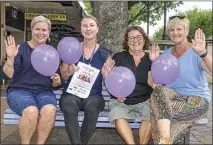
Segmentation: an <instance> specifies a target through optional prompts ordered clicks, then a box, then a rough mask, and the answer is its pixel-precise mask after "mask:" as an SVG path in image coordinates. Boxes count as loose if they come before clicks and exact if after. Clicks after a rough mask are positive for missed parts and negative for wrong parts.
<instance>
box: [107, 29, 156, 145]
mask: <svg viewBox="0 0 213 145" xmlns="http://www.w3.org/2000/svg"><path fill="white" fill-rule="evenodd" d="M147 48H149V38H148V36H147V35H146V34H145V32H144V30H143V29H142V28H141V27H139V26H133V27H130V28H129V29H127V31H126V34H125V36H124V43H123V49H124V50H126V51H123V52H119V53H116V54H115V55H114V56H113V60H115V65H116V66H124V67H127V68H129V69H130V70H131V71H132V72H133V73H134V75H135V78H136V86H135V89H134V91H133V92H132V93H131V94H130V95H129V96H127V98H117V99H115V97H116V96H115V97H112V98H111V99H110V102H109V110H110V112H109V115H108V117H109V120H110V122H111V123H115V126H116V129H117V131H118V133H119V134H120V135H121V137H122V138H123V139H124V140H125V142H126V143H127V144H135V141H134V137H133V134H132V130H131V127H130V126H129V124H128V121H129V120H135V119H136V118H137V119H139V120H141V126H140V128H139V137H140V144H147V143H148V141H149V138H150V136H151V122H150V111H149V98H150V95H151V93H152V87H151V86H149V84H148V82H147V80H148V72H149V71H150V68H151V63H152V60H154V59H155V57H156V56H158V54H157V53H156V51H152V52H153V53H150V55H148V54H147V53H145V52H144V49H147Z"/></svg>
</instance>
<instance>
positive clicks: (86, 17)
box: [81, 15, 100, 27]
mask: <svg viewBox="0 0 213 145" xmlns="http://www.w3.org/2000/svg"><path fill="white" fill-rule="evenodd" d="M83 19H92V20H93V21H95V23H96V24H97V26H98V27H100V24H99V22H98V20H97V18H96V17H94V16H93V15H86V16H84V17H83V18H82V20H83ZM82 20H81V21H82Z"/></svg>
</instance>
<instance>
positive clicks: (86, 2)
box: [83, 1, 92, 14]
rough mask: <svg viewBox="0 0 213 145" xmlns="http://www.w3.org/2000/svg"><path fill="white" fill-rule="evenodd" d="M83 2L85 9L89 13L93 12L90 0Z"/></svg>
mask: <svg viewBox="0 0 213 145" xmlns="http://www.w3.org/2000/svg"><path fill="white" fill-rule="evenodd" d="M83 2H84V5H85V7H86V8H85V9H84V10H85V11H87V13H89V14H92V6H91V3H90V1H83Z"/></svg>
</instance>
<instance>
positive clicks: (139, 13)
mask: <svg viewBox="0 0 213 145" xmlns="http://www.w3.org/2000/svg"><path fill="white" fill-rule="evenodd" d="M145 8H146V6H144V7H143V8H142V9H141V10H140V11H139V12H138V14H137V15H136V16H135V17H134V18H133V19H131V20H129V22H128V23H129V24H130V23H132V22H134V21H135V20H136V19H137V18H138V17H139V16H140V15H141V14H142V13H144V9H145Z"/></svg>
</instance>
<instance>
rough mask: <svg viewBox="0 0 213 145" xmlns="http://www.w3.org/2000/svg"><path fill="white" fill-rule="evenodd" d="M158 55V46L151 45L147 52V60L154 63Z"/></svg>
mask: <svg viewBox="0 0 213 145" xmlns="http://www.w3.org/2000/svg"><path fill="white" fill-rule="evenodd" d="M159 54H160V47H159V46H158V44H152V46H151V49H150V52H149V59H150V60H151V61H154V60H155V59H156V58H157V57H158V56H159Z"/></svg>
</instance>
